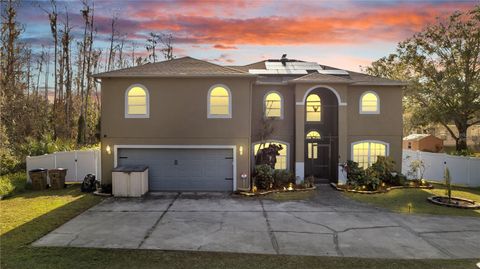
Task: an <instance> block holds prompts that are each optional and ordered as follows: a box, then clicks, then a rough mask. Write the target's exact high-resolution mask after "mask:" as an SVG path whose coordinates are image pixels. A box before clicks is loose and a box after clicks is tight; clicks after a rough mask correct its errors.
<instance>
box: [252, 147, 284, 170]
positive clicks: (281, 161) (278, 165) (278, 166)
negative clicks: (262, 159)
mask: <svg viewBox="0 0 480 269" xmlns="http://www.w3.org/2000/svg"><path fill="white" fill-rule="evenodd" d="M270 144H275V145H280V146H282V149H281V150H280V151H279V152H278V153H279V154H280V155H278V156H277V162H276V163H275V169H283V170H286V169H288V151H289V148H288V145H287V144H286V143H282V142H280V141H270V142H266V143H264V144H263V145H262V143H256V144H254V145H253V155H257V152H258V150H259V149H263V148H268V146H270Z"/></svg>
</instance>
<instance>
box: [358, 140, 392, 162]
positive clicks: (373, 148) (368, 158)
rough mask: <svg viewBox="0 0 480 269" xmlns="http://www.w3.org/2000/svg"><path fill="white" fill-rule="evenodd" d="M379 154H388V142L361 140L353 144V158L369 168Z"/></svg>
mask: <svg viewBox="0 0 480 269" xmlns="http://www.w3.org/2000/svg"><path fill="white" fill-rule="evenodd" d="M378 156H388V144H387V143H384V142H381V141H359V142H355V143H353V144H352V160H353V161H354V162H357V163H358V166H359V167H363V168H367V167H369V166H371V165H372V164H373V163H375V162H376V161H377V157H378Z"/></svg>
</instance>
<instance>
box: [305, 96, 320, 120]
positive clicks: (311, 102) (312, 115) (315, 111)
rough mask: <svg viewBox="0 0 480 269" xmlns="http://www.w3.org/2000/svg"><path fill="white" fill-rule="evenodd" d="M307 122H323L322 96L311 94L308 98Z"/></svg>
mask: <svg viewBox="0 0 480 269" xmlns="http://www.w3.org/2000/svg"><path fill="white" fill-rule="evenodd" d="M306 110H307V115H306V118H307V121H321V119H322V101H321V100H320V96H318V95H316V94H310V95H309V96H308V97H307V104H306Z"/></svg>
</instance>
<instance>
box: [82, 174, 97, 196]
mask: <svg viewBox="0 0 480 269" xmlns="http://www.w3.org/2000/svg"><path fill="white" fill-rule="evenodd" d="M96 189H97V183H96V180H95V175H92V174H88V175H86V176H85V178H84V179H83V182H82V187H81V190H82V192H94V191H95V190H96Z"/></svg>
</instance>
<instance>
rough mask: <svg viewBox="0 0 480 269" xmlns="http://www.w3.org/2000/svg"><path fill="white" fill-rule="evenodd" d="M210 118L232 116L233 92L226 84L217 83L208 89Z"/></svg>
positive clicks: (208, 112)
mask: <svg viewBox="0 0 480 269" xmlns="http://www.w3.org/2000/svg"><path fill="white" fill-rule="evenodd" d="M207 110H208V111H207V117H208V118H231V117H232V94H231V92H230V89H228V88H227V87H226V86H224V85H215V86H213V87H211V88H210V90H209V91H208V99H207Z"/></svg>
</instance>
